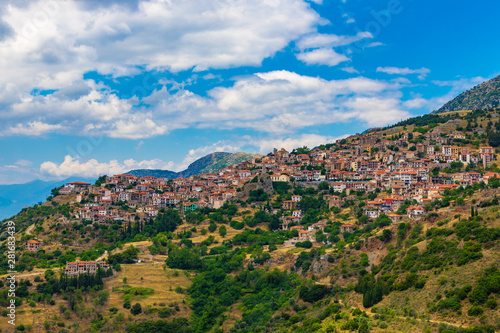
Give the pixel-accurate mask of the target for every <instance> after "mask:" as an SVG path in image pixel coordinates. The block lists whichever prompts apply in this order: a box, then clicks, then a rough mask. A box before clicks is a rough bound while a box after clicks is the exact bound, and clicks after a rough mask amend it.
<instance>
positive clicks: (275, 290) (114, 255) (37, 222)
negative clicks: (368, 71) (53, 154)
mask: <svg viewBox="0 0 500 333" xmlns="http://www.w3.org/2000/svg"><path fill="white" fill-rule="evenodd" d="M495 114H496V113H495V112H494V111H479V110H476V111H473V112H470V111H469V112H450V113H446V114H431V115H425V116H422V117H417V118H412V119H408V120H405V121H403V122H401V123H398V124H395V125H394V126H390V127H386V128H378V129H372V131H370V132H366V133H364V134H362V135H354V136H351V137H349V138H345V139H342V140H340V141H338V142H334V143H325V144H324V145H320V146H318V147H317V148H315V149H313V150H309V149H307V148H301V149H299V152H297V153H289V152H287V151H286V150H284V149H281V150H276V151H274V152H273V153H270V154H268V155H266V156H263V157H261V158H260V159H259V160H258V161H255V162H254V163H253V164H252V162H251V164H250V166H249V165H247V164H242V165H235V166H234V170H233V169H231V170H224V175H223V177H220V176H219V174H218V173H217V174H199V175H195V176H193V177H191V178H189V179H184V178H178V179H177V180H176V181H175V182H171V181H168V180H165V179H156V180H151V179H147V180H145V179H140V178H138V177H124V176H123V175H117V176H112V175H109V176H107V177H102V179H100V181H102V184H100V186H99V187H94V186H83V187H78V188H75V189H74V190H73V191H72V192H71V193H68V194H64V195H62V194H60V195H57V196H55V197H54V198H52V200H51V201H47V202H45V203H44V204H43V205H35V206H33V207H30V208H26V209H23V210H22V211H21V212H20V213H19V214H18V215H16V216H15V217H14V218H13V223H14V224H15V225H16V229H17V231H18V232H17V235H16V239H17V240H18V241H17V244H16V251H17V252H18V254H19V258H18V262H17V265H16V270H17V271H18V272H19V275H18V279H19V287H18V288H19V289H18V290H19V293H18V295H19V304H18V308H17V310H18V311H19V312H18V317H17V320H18V322H17V325H18V326H21V325H22V329H19V331H23V330H24V331H42V330H43V331H47V332H60V331H63V332H64V331H65V330H67V331H81V332H83V331H88V332H111V331H114V332H128V333H146V332H169V333H170V332H172V333H173V332H175V333H198V332H200V333H201V332H212V333H251V332H280V333H285V332H286V333H316V332H319V333H326V332H431V333H492V332H495V331H498V330H499V329H500V320H499V318H500V311H499V309H500V307H499V304H498V303H499V302H500V287H499V286H500V283H499V282H500V270H499V267H500V257H499V253H500V201H499V199H498V197H500V180H499V178H500V168H498V166H497V164H496V163H497V161H498V160H499V159H500V158H499V156H498V153H499V151H498V150H495V148H491V147H489V146H488V144H490V143H491V142H492V139H493V138H494V135H493V134H495V133H497V132H498V130H499V128H500V119H499V118H498V117H496V116H494V115H495ZM496 143H498V142H496ZM226 156H227V155H226ZM214 163H215V164H216V163H217V162H214V159H213V160H211V161H209V162H207V163H200V164H199V165H198V166H197V169H198V170H203V168H206V167H207V166H208V165H213V164H214ZM186 174H188V173H186ZM278 175H279V176H280V177H282V178H279V179H278V180H280V181H276V180H277V179H276V178H271V177H277V176H278ZM272 179H274V180H275V181H274V182H273V181H272ZM112 197H116V198H117V199H115V200H114V201H113V200H110V199H108V198H112ZM162 199H165V200H169V201H168V202H167V201H165V202H163V203H162V202H161V201H160V200H162ZM78 201H79V202H78ZM8 230H9V229H8V224H4V225H2V226H0V232H1V233H0V241H4V244H3V245H0V250H1V251H3V252H5V251H7V250H8V249H7V245H6V244H5V243H6V242H5V240H6V237H7V235H8V234H7V232H8ZM33 239H36V240H38V241H40V242H42V243H41V244H42V245H41V246H42V248H41V251H37V252H31V251H27V250H26V249H25V246H26V245H27V242H28V240H33ZM77 260H83V261H89V262H93V261H97V262H100V263H102V262H103V260H105V261H106V262H107V263H108V264H109V265H110V267H112V269H113V271H110V270H107V271H106V273H105V275H103V274H104V273H103V272H102V271H98V272H97V273H96V274H95V275H94V274H92V275H90V276H87V275H80V277H79V278H78V279H76V278H68V277H67V276H66V274H65V273H64V272H65V271H64V268H66V267H68V266H67V263H68V262H70V263H71V262H74V261H77ZM7 264H8V262H7V257H6V256H4V257H0V270H1V271H2V273H6V272H7V271H8V265H7ZM103 267H105V265H104V264H103ZM81 274H84V273H81ZM4 277H6V275H4ZM21 279H22V281H21ZM4 283H5V280H4ZM6 301H7V298H6V296H5V294H1V293H0V304H4V305H5V304H6ZM0 328H1V329H2V331H3V332H5V331H8V329H9V326H8V325H7V323H6V321H4V322H0Z"/></svg>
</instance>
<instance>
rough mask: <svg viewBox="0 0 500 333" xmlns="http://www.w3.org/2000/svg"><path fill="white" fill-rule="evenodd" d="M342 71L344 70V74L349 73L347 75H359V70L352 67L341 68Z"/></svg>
mask: <svg viewBox="0 0 500 333" xmlns="http://www.w3.org/2000/svg"><path fill="white" fill-rule="evenodd" d="M341 70H343V71H344V72H347V73H351V74H353V73H358V74H359V72H358V70H357V69H355V68H354V67H352V66H349V67H344V68H341Z"/></svg>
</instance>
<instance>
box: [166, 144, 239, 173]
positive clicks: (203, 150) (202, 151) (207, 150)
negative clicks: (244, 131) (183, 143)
mask: <svg viewBox="0 0 500 333" xmlns="http://www.w3.org/2000/svg"><path fill="white" fill-rule="evenodd" d="M240 147H241V145H240V144H239V143H238V142H233V143H227V142H224V141H219V142H215V143H213V144H211V145H208V146H204V147H200V148H196V149H190V150H189V152H188V154H187V155H186V157H184V160H183V161H182V162H181V163H180V164H179V165H177V166H176V168H175V170H176V171H182V170H185V169H186V168H187V167H188V166H189V164H191V163H193V162H194V161H196V160H197V159H199V158H200V157H203V156H206V155H208V154H211V153H214V152H227V153H236V152H238V151H239V150H240Z"/></svg>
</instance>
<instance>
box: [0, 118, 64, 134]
mask: <svg viewBox="0 0 500 333" xmlns="http://www.w3.org/2000/svg"><path fill="white" fill-rule="evenodd" d="M61 128H62V126H61V125H50V124H45V123H42V122H40V121H32V122H29V123H28V124H26V125H24V124H17V125H16V126H12V127H10V128H8V129H7V130H6V131H5V132H4V133H2V135H5V136H7V135H28V136H39V135H42V134H46V133H49V132H54V131H56V130H59V129H61Z"/></svg>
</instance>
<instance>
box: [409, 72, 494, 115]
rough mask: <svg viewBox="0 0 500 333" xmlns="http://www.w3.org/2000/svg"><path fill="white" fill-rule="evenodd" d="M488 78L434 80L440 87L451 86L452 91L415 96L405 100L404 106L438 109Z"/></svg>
mask: <svg viewBox="0 0 500 333" xmlns="http://www.w3.org/2000/svg"><path fill="white" fill-rule="evenodd" d="M486 80H487V79H486V78H483V77H480V76H477V77H473V78H459V79H457V80H448V81H439V80H434V81H432V83H433V84H435V85H437V86H440V87H450V88H451V89H450V91H449V92H447V93H446V94H444V95H441V96H435V97H432V98H429V99H426V98H423V97H422V96H420V95H418V96H413V98H411V99H409V100H407V101H405V102H403V106H404V107H405V108H408V109H420V108H425V109H427V110H437V109H439V108H440V107H441V106H443V105H444V104H446V103H447V102H449V101H450V100H452V99H453V98H455V97H456V96H458V95H459V94H461V93H462V92H464V91H466V90H468V89H470V88H472V87H474V86H476V85H478V84H480V83H482V82H484V81H486Z"/></svg>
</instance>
